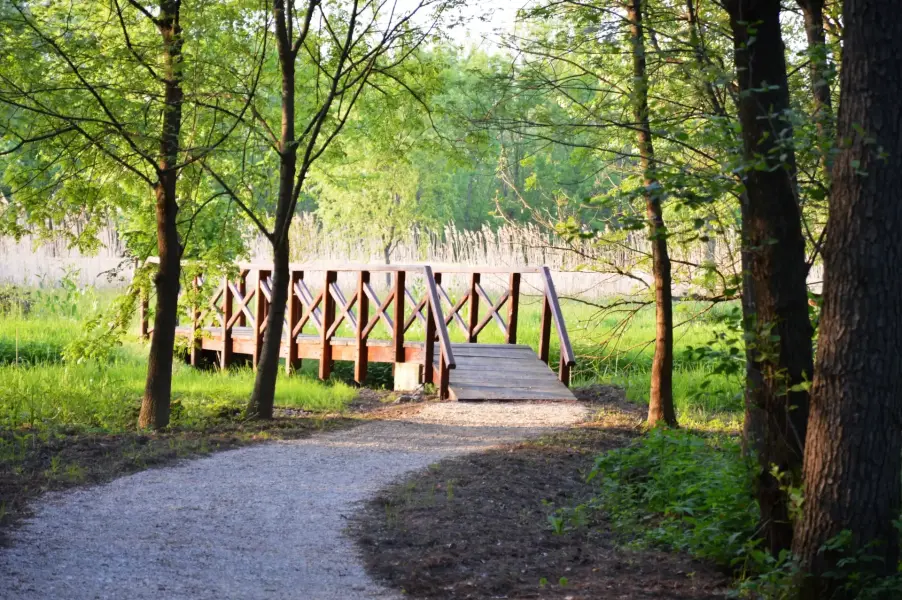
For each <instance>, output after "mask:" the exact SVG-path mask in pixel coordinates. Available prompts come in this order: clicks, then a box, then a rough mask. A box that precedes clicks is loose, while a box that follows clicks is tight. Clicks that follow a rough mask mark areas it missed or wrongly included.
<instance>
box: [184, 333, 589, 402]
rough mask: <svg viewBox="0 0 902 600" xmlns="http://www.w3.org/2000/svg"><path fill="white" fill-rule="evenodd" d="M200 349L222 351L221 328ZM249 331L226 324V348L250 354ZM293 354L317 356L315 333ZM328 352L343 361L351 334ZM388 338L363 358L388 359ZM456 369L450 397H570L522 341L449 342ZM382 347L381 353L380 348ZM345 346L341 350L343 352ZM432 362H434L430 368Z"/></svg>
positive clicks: (351, 350)
mask: <svg viewBox="0 0 902 600" xmlns="http://www.w3.org/2000/svg"><path fill="white" fill-rule="evenodd" d="M176 334H177V335H179V336H182V337H189V336H190V335H191V328H190V327H178V328H177V329H176ZM202 335H203V337H202V342H201V347H202V348H203V349H204V350H208V351H210V350H213V351H222V331H221V328H214V327H206V328H204V332H203V334H202ZM252 335H253V330H252V329H251V328H250V327H233V328H232V338H233V339H232V352H233V353H234V354H243V353H245V351H247V353H248V354H251V353H252V348H251V347H250V345H249V344H248V341H249V340H251V338H252ZM282 339H283V340H284V341H283V343H282V356H283V357H287V356H288V344H287V339H288V335H287V334H285V333H283V335H282ZM297 341H298V353H299V355H300V356H299V358H312V359H315V360H319V359H320V358H321V357H322V351H321V350H320V341H321V340H320V339H319V336H315V335H299V336H297ZM330 342H331V344H332V356H333V358H334V359H337V360H342V356H343V355H345V354H348V360H351V359H352V358H353V357H352V355H356V354H355V351H356V341H355V340H354V339H353V338H338V337H334V338H332V339H331V340H330ZM391 345H392V342H391V340H374V339H368V340H367V353H368V355H369V356H370V360H369V362H394V360H393V355H392V354H391V353H390V352H389V350H390V349H391ZM424 346H425V344H424V343H423V342H415V341H414V342H407V341H405V342H404V348H405V354H409V355H410V358H411V362H418V361H420V360H422V358H423V348H424ZM451 347H452V348H453V349H454V356H455V357H456V362H457V367H456V368H455V369H454V370H452V371H451V373H450V380H449V391H450V397H451V399H452V400H459V401H472V400H574V399H575V397H574V396H573V393H572V392H571V391H570V390H569V389H568V388H567V386H565V385H564V384H563V383H561V382H560V381H559V379H558V376H557V375H556V374H555V373H554V371H552V370H551V368H549V367H548V365H546V364H545V363H543V362H542V361H541V360H539V357H538V355H537V354H536V353H535V351H533V349H532V348H530V347H529V346H526V345H522V344H452V345H451ZM383 348H384V349H386V351H381V350H380V349H383ZM345 349H347V351H346V350H345ZM437 368H438V364H436V369H437Z"/></svg>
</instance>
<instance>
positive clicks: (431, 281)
mask: <svg viewBox="0 0 902 600" xmlns="http://www.w3.org/2000/svg"><path fill="white" fill-rule="evenodd" d="M423 273H424V275H425V278H426V293H427V294H428V295H429V310H430V311H431V312H432V317H433V318H434V319H435V327H436V334H437V335H438V341H439V347H440V350H441V354H440V358H443V359H444V362H445V364H447V365H448V367H449V368H452V369H453V368H454V365H455V356H454V350H453V348H452V346H451V337H450V336H449V335H448V326H447V324H446V323H445V317H444V315H443V314H442V302H441V299H440V298H439V295H438V290H439V289H441V288H440V287H439V285H438V283H439V281H440V280H441V275H435V274H433V273H432V268H430V267H424V268H423ZM436 277H438V278H439V279H436Z"/></svg>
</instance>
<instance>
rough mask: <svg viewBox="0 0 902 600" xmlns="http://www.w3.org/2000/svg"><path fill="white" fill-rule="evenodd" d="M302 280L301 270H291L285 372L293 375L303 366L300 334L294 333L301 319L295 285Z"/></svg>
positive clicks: (299, 302)
mask: <svg viewBox="0 0 902 600" xmlns="http://www.w3.org/2000/svg"><path fill="white" fill-rule="evenodd" d="M300 280H301V272H300V271H291V273H290V275H289V277H288V331H287V332H286V333H285V335H286V337H287V338H288V357H287V358H286V359H285V372H286V373H287V374H288V375H291V374H292V373H294V372H295V371H297V370H298V369H299V368H300V367H301V361H300V359H298V336H296V335H295V333H294V328H295V327H297V324H298V321H300V320H301V301H300V300H299V299H298V297H297V294H295V292H294V286H295V285H297V283H298V282H299V281H300Z"/></svg>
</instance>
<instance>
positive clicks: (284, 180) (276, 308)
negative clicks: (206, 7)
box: [247, 0, 329, 419]
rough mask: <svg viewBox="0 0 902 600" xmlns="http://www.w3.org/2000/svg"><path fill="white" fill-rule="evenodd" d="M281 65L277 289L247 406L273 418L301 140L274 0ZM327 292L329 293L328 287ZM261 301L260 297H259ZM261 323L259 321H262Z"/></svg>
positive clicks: (280, 11)
mask: <svg viewBox="0 0 902 600" xmlns="http://www.w3.org/2000/svg"><path fill="white" fill-rule="evenodd" d="M273 18H274V21H275V30H276V42H277V46H278V52H279V68H280V70H281V73H282V101H281V102H282V129H281V132H280V135H279V199H278V203H277V206H276V218H275V225H274V227H273V233H272V235H271V236H270V240H269V241H270V243H271V244H272V249H273V262H274V265H273V290H272V299H271V301H270V304H269V314H268V315H267V321H266V333H265V334H264V336H263V349H262V352H261V353H260V361H259V362H258V363H257V376H256V378H255V379H254V391H253V392H252V393H251V398H250V401H249V402H248V405H247V415H248V416H249V417H253V418H257V419H271V418H272V412H273V404H274V403H275V397H276V377H277V376H278V373H279V347H280V345H281V343H282V325H283V321H284V319H285V312H286V309H287V306H288V285H289V273H288V259H289V251H288V228H289V226H290V225H291V217H292V214H291V203H292V195H293V193H294V185H295V176H296V174H297V143H296V140H295V123H294V120H295V114H294V101H295V89H294V84H295V63H294V61H295V56H294V53H293V52H292V50H291V39H290V37H289V33H288V19H290V18H292V17H291V15H290V14H289V12H288V11H286V9H285V2H284V0H273ZM325 293H327V294H328V293H329V291H328V290H325ZM257 301H258V302H259V301H260V299H259V298H258V300H257ZM258 325H259V324H258Z"/></svg>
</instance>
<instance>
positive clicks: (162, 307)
mask: <svg viewBox="0 0 902 600" xmlns="http://www.w3.org/2000/svg"><path fill="white" fill-rule="evenodd" d="M155 192H156V196H157V204H156V214H157V251H158V253H159V257H160V267H159V269H158V271H157V274H156V276H155V277H154V286H155V287H156V290H157V302H156V314H155V315H154V319H153V336H152V337H151V341H150V353H149V354H148V356H147V381H146V384H145V386H144V397H143V399H142V401H141V412H140V413H139V415H138V427H141V428H153V429H162V428H164V427H166V426H167V425H169V399H170V396H171V392H172V356H173V347H174V346H175V327H176V317H177V315H178V302H179V277H180V274H181V260H180V259H181V248H180V246H179V238H178V231H177V230H176V225H175V222H176V214H177V213H178V205H177V204H176V202H175V174H174V173H169V174H168V175H167V176H166V177H164V181H163V182H161V183H159V184H157V186H156V189H155Z"/></svg>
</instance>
